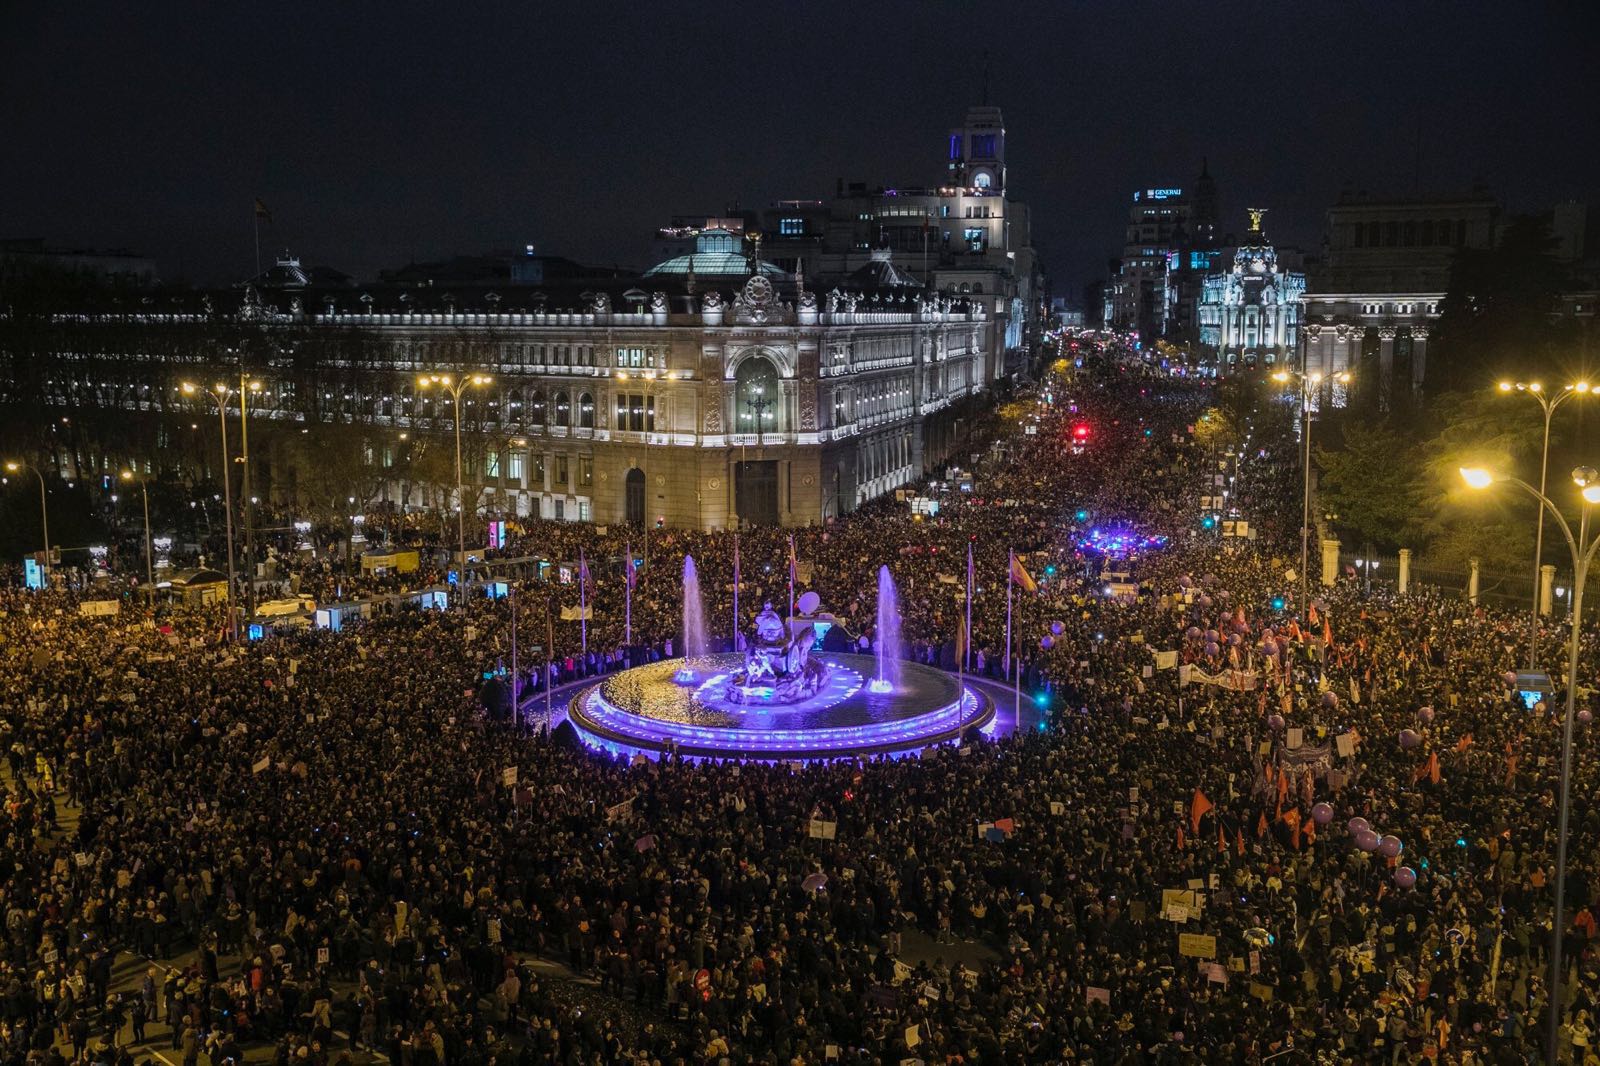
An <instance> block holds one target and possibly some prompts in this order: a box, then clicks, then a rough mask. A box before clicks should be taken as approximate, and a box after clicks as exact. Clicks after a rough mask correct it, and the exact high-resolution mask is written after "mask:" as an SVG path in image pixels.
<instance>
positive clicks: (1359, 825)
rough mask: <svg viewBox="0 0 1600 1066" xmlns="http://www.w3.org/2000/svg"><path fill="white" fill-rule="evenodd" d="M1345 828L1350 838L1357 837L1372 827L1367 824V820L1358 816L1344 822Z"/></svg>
mask: <svg viewBox="0 0 1600 1066" xmlns="http://www.w3.org/2000/svg"><path fill="white" fill-rule="evenodd" d="M1345 827H1346V828H1347V829H1349V830H1350V835H1351V836H1359V835H1360V834H1362V833H1364V832H1366V831H1367V830H1368V829H1371V828H1372V826H1371V825H1369V824H1368V823H1367V820H1366V819H1365V818H1362V817H1360V816H1359V815H1358V816H1356V817H1354V818H1352V819H1350V820H1349V821H1348V822H1346V823H1345Z"/></svg>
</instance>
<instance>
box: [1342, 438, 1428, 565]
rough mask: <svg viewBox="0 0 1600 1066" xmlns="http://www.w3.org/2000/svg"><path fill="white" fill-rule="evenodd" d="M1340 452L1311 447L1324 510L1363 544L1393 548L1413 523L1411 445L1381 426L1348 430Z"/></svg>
mask: <svg viewBox="0 0 1600 1066" xmlns="http://www.w3.org/2000/svg"><path fill="white" fill-rule="evenodd" d="M1343 435H1344V447H1343V449H1342V450H1340V451H1330V450H1329V449H1327V448H1324V447H1321V446H1319V447H1318V448H1317V450H1316V451H1317V469H1318V470H1319V471H1320V472H1321V479H1320V481H1319V486H1320V490H1321V500H1322V506H1323V508H1324V510H1326V511H1328V512H1330V513H1332V514H1335V515H1337V516H1338V517H1337V519H1336V520H1335V525H1336V526H1337V527H1338V528H1339V529H1341V530H1344V531H1347V532H1349V533H1352V534H1354V535H1355V537H1356V539H1357V540H1358V541H1359V542H1360V543H1363V544H1369V545H1374V546H1378V547H1383V548H1395V547H1399V546H1401V545H1402V544H1404V543H1405V540H1406V533H1407V531H1408V530H1409V529H1410V528H1411V527H1412V526H1413V525H1414V523H1415V522H1416V519H1417V507H1418V504H1419V502H1420V496H1421V494H1420V491H1419V485H1418V482H1417V474H1418V469H1419V466H1418V462H1417V455H1416V448H1415V446H1414V445H1413V444H1412V443H1411V442H1410V441H1408V440H1406V438H1404V437H1402V436H1401V435H1400V434H1399V433H1396V432H1395V431H1394V430H1392V429H1390V428H1389V427H1388V426H1385V425H1376V426H1364V425H1348V426H1346V427H1345V429H1344V434H1343Z"/></svg>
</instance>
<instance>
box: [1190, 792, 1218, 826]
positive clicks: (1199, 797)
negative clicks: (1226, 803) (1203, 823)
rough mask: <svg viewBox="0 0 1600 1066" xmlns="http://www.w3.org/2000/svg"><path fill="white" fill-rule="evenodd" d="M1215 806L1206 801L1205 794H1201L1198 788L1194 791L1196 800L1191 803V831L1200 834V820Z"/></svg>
mask: <svg viewBox="0 0 1600 1066" xmlns="http://www.w3.org/2000/svg"><path fill="white" fill-rule="evenodd" d="M1213 806H1215V805H1214V804H1213V803H1212V802H1211V801H1210V800H1208V799H1206V794H1205V793H1204V792H1201V791H1200V790H1199V789H1198V788H1197V789H1195V790H1194V798H1193V799H1191V800H1190V801H1189V829H1190V830H1191V831H1192V832H1195V833H1198V832H1200V819H1201V818H1202V817H1203V816H1204V815H1205V813H1206V812H1207V811H1209V810H1210V809H1211V808H1212V807H1213Z"/></svg>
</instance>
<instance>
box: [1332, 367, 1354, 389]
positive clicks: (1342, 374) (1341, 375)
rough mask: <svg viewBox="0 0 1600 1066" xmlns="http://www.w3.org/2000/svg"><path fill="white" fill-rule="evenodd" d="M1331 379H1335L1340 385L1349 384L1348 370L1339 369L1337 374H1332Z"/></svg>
mask: <svg viewBox="0 0 1600 1066" xmlns="http://www.w3.org/2000/svg"><path fill="white" fill-rule="evenodd" d="M1333 380H1335V381H1337V382H1338V383H1339V384H1341V385H1348V384H1350V371H1348V370H1341V371H1339V372H1338V373H1337V374H1335V375H1334V376H1333Z"/></svg>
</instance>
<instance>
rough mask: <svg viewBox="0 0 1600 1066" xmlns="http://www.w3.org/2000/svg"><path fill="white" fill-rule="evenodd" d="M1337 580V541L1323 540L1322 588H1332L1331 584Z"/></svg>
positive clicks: (1332, 539) (1329, 538)
mask: <svg viewBox="0 0 1600 1066" xmlns="http://www.w3.org/2000/svg"><path fill="white" fill-rule="evenodd" d="M1338 580H1339V541H1338V540H1337V539H1335V538H1331V537H1328V538H1324V539H1323V541H1322V584H1323V587H1324V588H1332V587H1333V583H1334V582H1335V581H1338Z"/></svg>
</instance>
